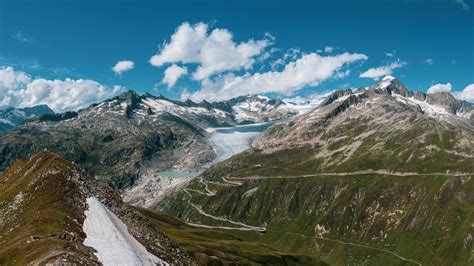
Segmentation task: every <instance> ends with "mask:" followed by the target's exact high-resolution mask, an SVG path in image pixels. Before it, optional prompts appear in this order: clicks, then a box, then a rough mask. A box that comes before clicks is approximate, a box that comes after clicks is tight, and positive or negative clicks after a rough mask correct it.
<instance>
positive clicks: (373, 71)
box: [359, 61, 406, 80]
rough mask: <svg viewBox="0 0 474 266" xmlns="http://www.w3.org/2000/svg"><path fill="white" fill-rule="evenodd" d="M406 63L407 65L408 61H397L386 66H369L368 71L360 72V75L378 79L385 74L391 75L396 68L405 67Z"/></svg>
mask: <svg viewBox="0 0 474 266" xmlns="http://www.w3.org/2000/svg"><path fill="white" fill-rule="evenodd" d="M404 65H406V62H403V61H395V62H392V63H390V64H388V65H385V66H380V67H375V68H369V69H368V70H367V71H365V72H364V73H362V74H360V75H359V77H361V78H371V79H374V80H378V79H380V78H381V77H383V76H387V75H391V74H392V73H393V70H394V69H396V68H400V67H403V66H404Z"/></svg>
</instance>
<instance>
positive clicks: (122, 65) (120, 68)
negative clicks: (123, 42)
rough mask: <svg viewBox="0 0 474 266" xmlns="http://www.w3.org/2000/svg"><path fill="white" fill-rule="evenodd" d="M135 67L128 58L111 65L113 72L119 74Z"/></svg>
mask: <svg viewBox="0 0 474 266" xmlns="http://www.w3.org/2000/svg"><path fill="white" fill-rule="evenodd" d="M134 67H135V63H133V61H130V60H122V61H118V62H117V64H115V66H114V67H112V71H113V72H115V74H117V75H120V74H122V73H123V72H126V71H129V70H132V69H133V68H134Z"/></svg>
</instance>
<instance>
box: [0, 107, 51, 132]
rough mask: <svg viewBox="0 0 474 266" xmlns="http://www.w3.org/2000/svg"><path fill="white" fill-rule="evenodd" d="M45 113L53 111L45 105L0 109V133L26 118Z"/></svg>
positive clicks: (17, 124)
mask: <svg viewBox="0 0 474 266" xmlns="http://www.w3.org/2000/svg"><path fill="white" fill-rule="evenodd" d="M45 114H54V112H53V110H51V109H50V108H49V107H48V106H47V105H37V106H33V107H26V108H14V107H9V108H6V109H4V110H0V134H1V133H2V132H5V131H7V130H10V129H13V128H15V127H17V126H19V125H20V124H21V123H23V122H24V121H25V120H27V119H30V118H32V117H34V116H38V115H45Z"/></svg>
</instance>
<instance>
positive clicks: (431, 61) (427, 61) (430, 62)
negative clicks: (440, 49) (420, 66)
mask: <svg viewBox="0 0 474 266" xmlns="http://www.w3.org/2000/svg"><path fill="white" fill-rule="evenodd" d="M423 63H425V64H427V65H432V64H433V63H434V62H433V59H431V58H428V59H426V60H425V61H423Z"/></svg>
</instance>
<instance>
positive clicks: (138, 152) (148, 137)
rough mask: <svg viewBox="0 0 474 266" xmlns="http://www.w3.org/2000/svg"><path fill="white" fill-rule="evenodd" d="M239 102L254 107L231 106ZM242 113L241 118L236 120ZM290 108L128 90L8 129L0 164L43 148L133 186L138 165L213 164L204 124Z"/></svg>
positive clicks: (257, 118) (261, 117)
mask: <svg viewBox="0 0 474 266" xmlns="http://www.w3.org/2000/svg"><path fill="white" fill-rule="evenodd" d="M254 102H255V103H256V104H255V105H253V104H252V103H254ZM239 104H246V105H248V106H251V107H252V108H253V109H246V107H245V106H243V107H242V106H240V107H239V109H238V110H237V111H236V110H235V109H234V107H235V106H237V105H239ZM255 106H256V109H255V108H254V107H255ZM226 110H227V111H226ZM243 113H245V119H238V118H239V117H240V116H241V115H242V114H243ZM295 114H296V113H295V112H294V111H293V110H291V109H288V108H285V105H284V104H283V103H282V102H280V101H273V100H269V99H266V98H260V97H250V96H248V97H247V96H246V97H239V98H238V99H232V100H230V101H228V102H221V103H208V102H202V103H194V102H192V101H185V102H180V101H174V100H170V99H167V98H165V97H163V96H153V95H150V94H144V95H138V94H137V93H135V92H134V91H128V92H125V93H123V94H121V95H119V96H116V97H114V98H112V99H108V100H105V101H103V102H101V103H97V104H93V105H91V106H90V107H88V108H85V109H82V110H79V111H75V112H65V113H62V114H45V115H41V116H36V117H34V118H31V119H30V120H27V121H26V122H25V123H23V124H22V125H21V126H19V127H17V128H15V129H12V130H10V131H9V132H7V133H6V134H4V136H3V137H2V138H1V139H0V169H4V168H5V167H6V166H8V165H9V164H10V163H11V162H12V161H13V160H15V159H18V158H28V157H29V156H31V155H32V154H34V153H36V152H39V151H43V150H47V151H51V152H56V153H58V154H60V155H61V156H63V157H64V158H65V159H67V160H70V161H72V162H75V163H78V164H80V165H81V166H83V167H84V168H85V169H87V170H88V171H91V172H92V173H93V174H95V175H97V176H98V178H100V179H103V180H104V181H108V182H112V184H113V185H114V186H116V187H120V188H121V187H126V186H130V185H132V184H133V182H134V180H135V179H136V177H138V176H139V175H140V173H141V171H142V170H143V169H145V168H150V167H151V168H153V169H170V168H175V169H181V170H183V169H184V170H196V169H200V168H201V167H203V166H205V165H206V164H209V163H210V162H212V160H213V158H214V157H215V156H216V155H215V152H214V150H213V149H212V147H211V146H210V144H209V143H208V142H207V137H208V136H209V134H211V133H210V132H208V130H207V129H208V128H210V127H222V126H224V127H227V126H234V125H237V124H242V123H254V122H257V123H258V122H265V121H269V120H279V119H284V118H287V117H290V116H292V115H295ZM58 140H60V141H58Z"/></svg>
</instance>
